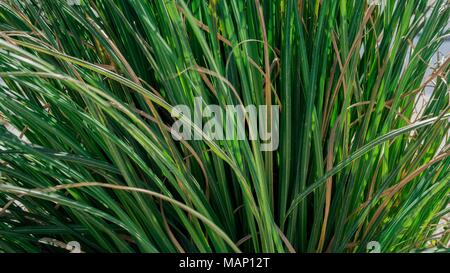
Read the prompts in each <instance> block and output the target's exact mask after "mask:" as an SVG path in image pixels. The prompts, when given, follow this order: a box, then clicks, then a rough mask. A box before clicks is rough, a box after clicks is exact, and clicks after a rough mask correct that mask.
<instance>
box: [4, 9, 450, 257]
mask: <svg viewBox="0 0 450 273" xmlns="http://www.w3.org/2000/svg"><path fill="white" fill-rule="evenodd" d="M428 2H429V1H427V0H408V1H391V0H387V1H385V2H384V3H383V4H382V5H370V4H368V3H367V2H366V1H360V0H348V1H331V0H322V1H318V0H315V1H301V0H300V1H293V0H275V1H273V0H270V1H269V0H246V1H220V0H211V1H203V0H191V1H182V0H168V1H138V0H124V1H106V0H81V1H80V2H79V4H77V3H75V4H74V3H72V2H71V3H67V2H66V1H60V0H46V1H39V0H4V1H1V2H0V78H1V79H2V82H1V83H0V114H1V121H2V123H3V125H4V126H0V147H1V149H0V171H1V175H0V192H1V194H0V206H1V207H2V209H1V212H0V250H2V251H4V252H41V251H59V250H58V248H55V247H53V246H48V245H46V244H44V243H42V242H43V238H52V239H55V240H57V241H59V242H63V243H67V242H69V241H78V242H79V243H80V244H81V246H82V250H83V251H85V252H240V251H242V252H294V251H295V252H366V245H367V243H369V242H370V241H378V242H379V243H380V245H381V250H382V251H383V252H409V251H415V250H417V249H423V248H428V247H430V244H429V241H430V238H433V233H434V232H435V230H436V228H437V225H438V223H439V220H440V219H441V218H442V217H443V216H444V215H445V214H447V213H448V212H449V208H448V207H447V205H448V203H449V193H450V187H449V182H450V181H449V180H450V175H449V170H450V168H449V165H450V159H449V155H450V151H449V140H448V131H449V122H448V121H449V113H450V112H449V89H448V85H447V83H448V80H449V73H448V70H449V69H448V68H449V59H448V58H444V59H443V60H442V59H441V61H440V62H434V61H433V59H432V57H433V56H434V55H435V54H436V52H437V51H438V50H439V48H440V46H441V45H442V43H443V41H444V40H445V39H448V35H449V30H448V27H447V26H448V22H449V16H450V7H449V4H448V2H447V1H445V0H437V1H435V3H434V4H433V5H431V6H430V5H429V4H428ZM446 57H447V56H446ZM427 71H431V73H428V72H427ZM196 97H202V98H203V100H204V103H205V104H216V105H219V106H220V107H221V109H225V107H226V105H239V104H243V105H267V106H270V105H279V106H280V124H279V139H280V141H279V149H277V150H275V151H272V152H270V151H265V152H264V151H261V149H260V146H261V145H262V143H261V142H260V141H253V140H250V139H249V138H248V137H247V138H246V139H245V140H223V141H212V140H208V139H202V140H183V141H175V140H174V139H173V138H172V136H171V134H170V126H171V125H172V123H173V122H174V119H173V118H172V117H171V114H170V111H171V109H172V108H173V107H174V106H176V105H187V106H189V107H190V108H193V105H194V100H195V98H196ZM424 97H426V99H423V98H424ZM273 126H276V125H273ZM14 130H16V131H17V132H16V134H14V133H12V132H11V131H14ZM446 207H447V208H446ZM446 232H447V231H444V234H443V236H439V237H438V239H437V240H435V241H434V242H435V246H436V247H438V248H439V249H444V250H445V246H446V245H447V244H448V241H449V239H450V235H449V234H448V232H447V233H446ZM44 241H45V240H44Z"/></svg>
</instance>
